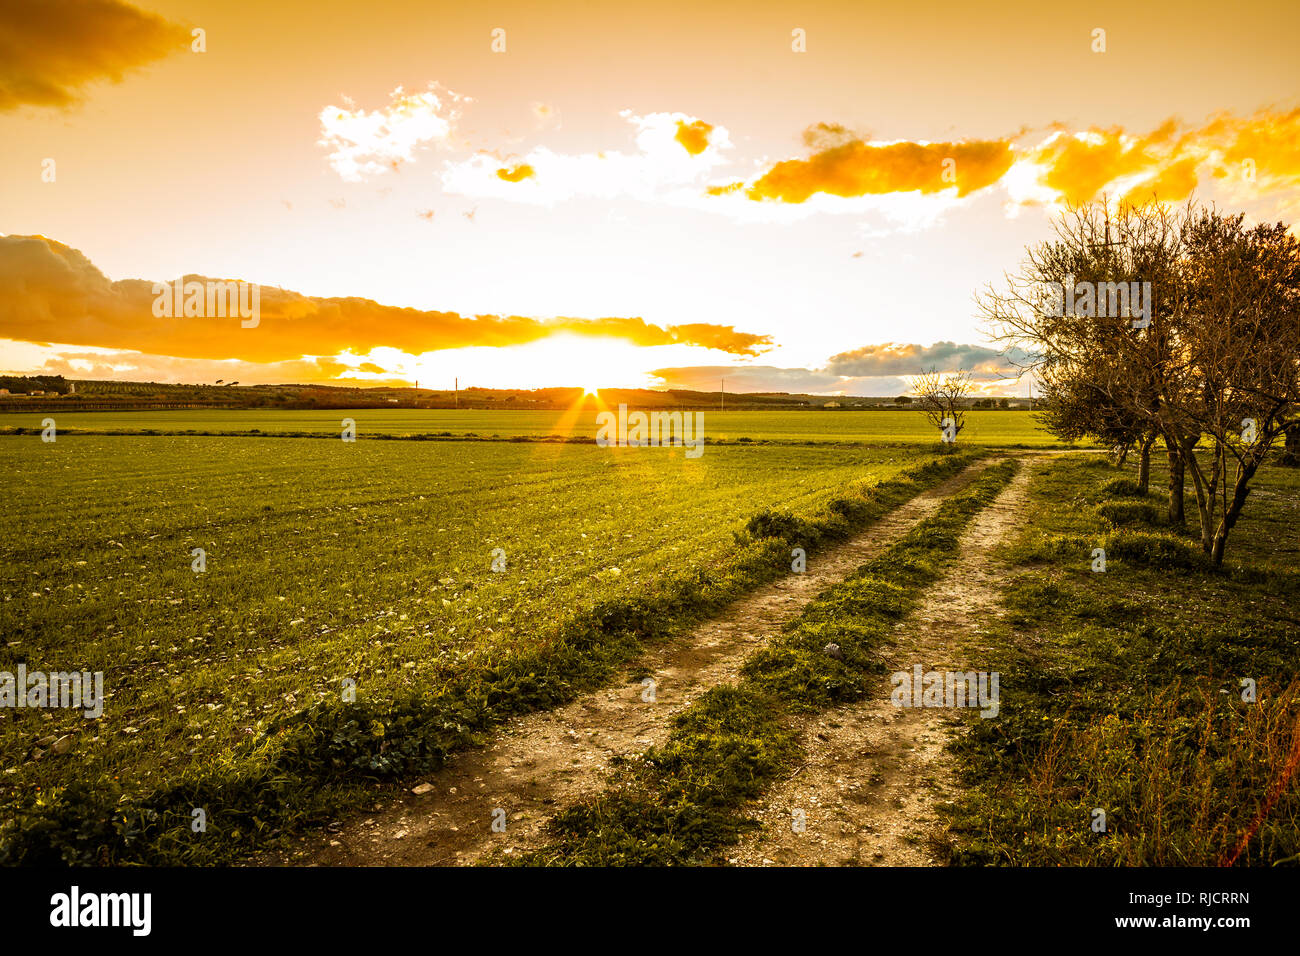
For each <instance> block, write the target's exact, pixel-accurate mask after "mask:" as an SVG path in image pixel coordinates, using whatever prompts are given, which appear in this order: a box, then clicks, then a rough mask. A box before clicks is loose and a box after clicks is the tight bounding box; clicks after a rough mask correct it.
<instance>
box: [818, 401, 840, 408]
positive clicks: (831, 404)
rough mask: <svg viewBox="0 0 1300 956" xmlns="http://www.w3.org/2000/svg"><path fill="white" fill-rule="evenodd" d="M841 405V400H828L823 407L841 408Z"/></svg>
mask: <svg viewBox="0 0 1300 956" xmlns="http://www.w3.org/2000/svg"><path fill="white" fill-rule="evenodd" d="M839 407H840V403H839V402H827V403H826V404H825V405H823V406H822V408H839Z"/></svg>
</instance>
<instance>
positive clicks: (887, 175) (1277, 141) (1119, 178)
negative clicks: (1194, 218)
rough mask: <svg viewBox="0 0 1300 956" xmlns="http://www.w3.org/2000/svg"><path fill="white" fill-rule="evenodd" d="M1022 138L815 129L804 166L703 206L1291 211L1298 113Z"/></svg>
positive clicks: (1299, 158)
mask: <svg viewBox="0 0 1300 956" xmlns="http://www.w3.org/2000/svg"><path fill="white" fill-rule="evenodd" d="M1026 135H1027V134H1024V133H1022V134H1019V135H1017V136H1015V137H1010V138H1005V139H993V140H974V141H967V142H957V143H916V142H900V143H884V144H877V143H872V142H869V141H867V139H865V138H864V136H863V135H862V134H858V133H854V132H853V131H851V130H849V129H848V128H846V127H844V126H840V125H838V124H834V123H817V124H814V125H813V126H810V127H808V128H807V129H806V130H805V131H804V134H803V140H804V144H805V145H806V146H808V147H809V149H811V150H813V153H812V155H811V156H809V157H808V158H806V159H789V160H783V161H780V162H777V163H775V164H774V165H772V166H770V167H769V168H768V169H766V170H765V171H763V172H761V173H760V174H759V176H758V177H757V178H756V179H754V180H753V181H752V182H751V183H749V184H745V183H737V182H732V183H725V184H720V185H714V186H710V187H707V188H706V194H707V195H709V196H724V195H727V194H729V193H733V192H737V191H739V190H742V189H743V190H744V195H745V196H746V197H748V198H749V199H751V200H755V201H760V202H761V201H776V202H781V203H803V202H806V201H807V200H808V199H809V198H811V197H812V196H814V195H816V194H818V193H822V194H826V195H830V196H838V197H842V198H854V197H861V196H869V195H882V194H889V193H908V192H919V193H921V194H931V193H938V192H942V191H944V190H948V189H953V188H955V190H956V194H957V195H958V196H964V195H967V194H969V193H972V192H975V191H976V190H980V189H984V188H987V187H989V186H992V185H995V184H997V183H999V182H1001V183H1002V184H1003V185H1004V186H1005V187H1006V188H1007V189H1008V191H1009V192H1010V193H1011V195H1012V199H1013V200H1014V201H1015V202H1018V203H1021V204H1024V205H1038V204H1042V203H1051V202H1061V201H1064V202H1070V203H1084V202H1088V201H1091V200H1094V199H1098V198H1100V197H1101V196H1102V195H1104V194H1109V195H1112V196H1116V195H1120V196H1123V197H1124V198H1126V199H1129V200H1131V201H1134V202H1137V201H1144V200H1149V199H1151V198H1152V196H1153V195H1154V196H1155V197H1156V198H1158V199H1160V200H1162V201H1170V202H1177V201H1180V200H1182V199H1185V198H1187V197H1188V196H1189V195H1191V193H1192V191H1193V190H1194V189H1196V187H1197V185H1198V184H1199V183H1200V182H1202V181H1204V180H1205V179H1206V178H1207V177H1213V178H1215V179H1218V180H1220V181H1222V182H1224V183H1225V184H1226V185H1228V186H1230V187H1233V188H1234V189H1235V198H1238V199H1246V198H1253V197H1265V196H1271V197H1273V198H1275V199H1277V200H1278V204H1279V209H1282V210H1290V209H1292V208H1300V202H1297V200H1296V198H1295V193H1296V191H1297V189H1300V109H1293V110H1291V111H1289V112H1279V111H1274V110H1260V111H1259V112H1257V113H1255V114H1254V115H1252V116H1249V117H1239V116H1234V115H1232V114H1223V115H1220V116H1216V117H1214V118H1213V119H1211V120H1209V121H1207V122H1206V123H1204V124H1202V125H1201V126H1199V127H1197V126H1189V125H1187V124H1185V123H1183V122H1182V121H1180V120H1178V119H1176V118H1171V119H1168V120H1165V121H1164V122H1163V123H1161V124H1160V125H1159V126H1157V127H1156V128H1155V129H1153V130H1152V131H1151V132H1149V133H1147V134H1141V133H1134V132H1131V131H1128V130H1125V129H1123V128H1120V127H1110V128H1105V129H1103V128H1096V127H1094V128H1091V129H1088V130H1083V131H1071V130H1069V129H1067V128H1065V127H1063V126H1061V125H1059V124H1056V125H1054V126H1053V127H1052V128H1051V129H1050V131H1048V134H1047V135H1046V136H1045V138H1041V139H1040V140H1039V141H1038V142H1037V143H1034V144H1032V145H1025V144H1023V143H1022V142H1021V141H1022V140H1024V139H1025V137H1026Z"/></svg>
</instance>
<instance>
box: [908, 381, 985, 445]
mask: <svg viewBox="0 0 1300 956" xmlns="http://www.w3.org/2000/svg"><path fill="white" fill-rule="evenodd" d="M971 389H972V385H971V378H970V372H969V371H966V370H962V369H959V370H957V371H956V372H940V371H938V370H937V369H934V368H931V369H929V370H927V371H925V372H922V373H921V374H920V375H918V376H916V378H915V379H914V380H913V382H912V392H913V393H914V394H915V395H916V397H917V399H918V401H919V402H920V405H921V410H922V411H924V412H925V416H926V418H928V419H929V420H930V424H932V425H933V426H934V427H935V428H937V429H939V431H940V432H941V434H942V435H943V436H944V441H945V443H947V444H956V443H957V436H958V435H959V434H960V433H961V430H962V429H963V428H965V427H966V411H965V402H966V398H967V396H969V395H970V393H971Z"/></svg>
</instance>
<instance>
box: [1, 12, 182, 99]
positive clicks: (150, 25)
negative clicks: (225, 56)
mask: <svg viewBox="0 0 1300 956" xmlns="http://www.w3.org/2000/svg"><path fill="white" fill-rule="evenodd" d="M4 8H5V9H4V11H3V15H2V16H0V112H3V111H6V110H14V109H18V108H19V107H20V106H24V105H29V106H44V107H56V108H67V107H69V106H72V105H74V104H75V103H77V102H79V101H80V100H81V98H82V92H81V91H82V88H83V87H85V86H86V85H88V84H90V83H93V82H96V81H100V80H111V81H112V82H114V83H119V82H121V80H122V78H123V76H124V75H125V74H126V73H128V72H129V71H131V70H134V69H138V68H139V67H141V66H144V65H145V64H146V63H151V62H153V61H154V60H158V59H161V58H162V57H164V56H167V55H168V54H170V53H175V52H177V51H178V50H181V49H184V48H185V47H186V46H188V45H189V43H190V33H189V31H188V30H187V29H185V28H184V27H181V26H179V25H177V24H174V23H171V22H169V21H167V20H164V19H163V18H162V17H160V16H157V15H156V14H152V13H147V12H145V11H144V10H139V9H137V8H136V7H133V6H131V5H130V4H128V3H123V2H121V0H41V2H39V3H21V2H7V3H5V4H4Z"/></svg>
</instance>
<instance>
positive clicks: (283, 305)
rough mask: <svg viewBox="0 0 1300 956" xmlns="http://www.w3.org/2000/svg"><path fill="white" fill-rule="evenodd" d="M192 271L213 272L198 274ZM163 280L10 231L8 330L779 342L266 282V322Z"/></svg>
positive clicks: (130, 343) (727, 344)
mask: <svg viewBox="0 0 1300 956" xmlns="http://www.w3.org/2000/svg"><path fill="white" fill-rule="evenodd" d="M184 279H185V281H196V282H202V283H206V282H208V281H209V280H208V279H206V278H205V277H202V276H193V275H191V276H185V277H184ZM217 281H223V280H217ZM154 286H155V284H154V283H153V282H150V281H148V280H143V279H124V280H121V281H118V282H112V281H110V280H109V279H108V278H107V277H106V276H105V275H104V274H103V273H102V272H100V271H99V270H98V269H97V268H95V266H94V265H93V264H92V263H91V262H90V260H89V259H87V258H86V257H85V256H84V255H82V254H81V253H80V252H78V251H77V250H76V249H72V248H70V247H69V246H66V245H64V244H63V243H60V242H55V241H54V240H51V239H46V238H44V237H42V236H3V237H0V337H7V338H11V339H15V340H18V341H23V342H35V343H47V342H59V343H65V344H68V345H81V346H95V347H99V348H109V349H130V350H134V351H138V352H144V353H148V354H153V355H168V356H176V357H183V358H195V359H239V360H243V361H248V362H281V361H287V360H296V359H299V358H301V357H302V356H304V355H337V354H340V353H342V352H346V351H351V352H353V353H356V354H365V353H368V352H370V351H371V350H372V349H375V348H380V347H385V346H387V347H391V348H396V349H402V350H405V351H407V352H410V353H421V352H430V351H437V350H441V349H453V348H463V347H466V346H495V347H501V346H509V345H519V344H523V343H526V342H534V341H538V340H540V339H544V338H547V337H549V336H552V335H556V334H559V333H563V332H570V333H576V334H578V335H586V336H604V337H609V338H618V339H622V340H625V341H627V342H631V343H632V344H634V345H645V346H652V345H674V344H676V345H694V346H703V347H707V348H713V349H720V350H722V351H724V352H729V353H731V354H734V355H749V356H752V355H758V354H760V353H762V352H763V351H765V350H766V349H767V348H769V347H770V346H771V342H772V340H771V337H770V336H766V335H756V334H753V333H749V332H738V331H736V330H735V329H734V328H733V327H732V326H722V325H710V324H691V325H669V326H658V325H654V324H651V323H648V322H646V321H645V320H643V319H640V318H634V317H609V318H596V319H580V318H569V317H561V318H554V319H536V318H526V317H523V316H517V315H511V316H499V315H480V316H472V317H471V316H462V315H459V314H457V313H455V312H431V311H421V310H418V309H408V308H398V307H394V306H387V305H381V304H379V303H378V302H374V301H372V300H370V299H362V298H319V297H315V296H306V295H301V294H299V293H297V292H290V291H287V290H284V289H279V288H275V287H271V286H261V287H259V296H260V316H259V318H258V321H257V323H256V326H255V327H241V318H240V316H238V315H235V316H230V317H224V318H216V317H209V318H200V317H189V318H183V317H177V318H170V317H158V316H155V314H154V303H155V299H156V298H157V296H156V295H155V291H154ZM159 291H160V292H161V289H160V290H159ZM250 298H251V294H250Z"/></svg>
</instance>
